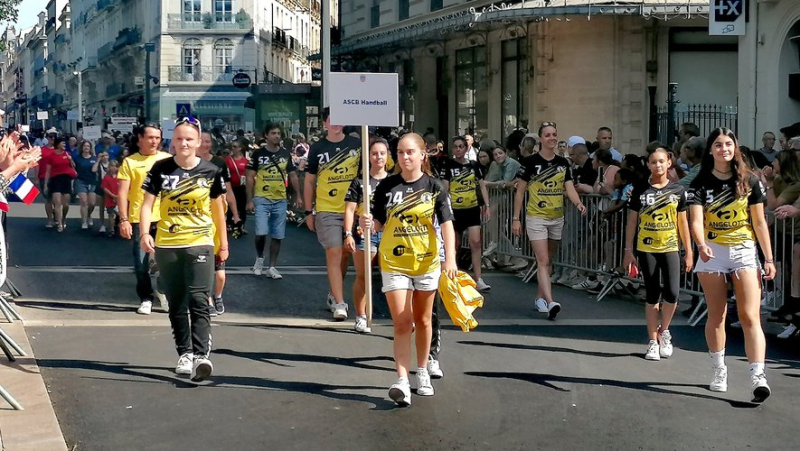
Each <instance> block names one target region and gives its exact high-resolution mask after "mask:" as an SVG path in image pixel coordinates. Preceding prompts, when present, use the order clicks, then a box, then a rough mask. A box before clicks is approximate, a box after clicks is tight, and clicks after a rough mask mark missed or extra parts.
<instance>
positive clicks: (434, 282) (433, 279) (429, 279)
mask: <svg viewBox="0 0 800 451" xmlns="http://www.w3.org/2000/svg"><path fill="white" fill-rule="evenodd" d="M441 275H442V267H441V266H440V267H438V268H436V270H435V271H433V272H429V273H428V274H423V275H421V276H407V275H405V274H400V273H398V272H387V271H381V279H382V280H383V292H384V293H388V292H390V291H397V290H409V291H436V290H438V289H439V277H440V276H441Z"/></svg>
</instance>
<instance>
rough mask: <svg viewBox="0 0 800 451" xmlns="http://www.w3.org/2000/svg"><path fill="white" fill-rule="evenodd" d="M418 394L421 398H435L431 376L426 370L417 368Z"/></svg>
mask: <svg viewBox="0 0 800 451" xmlns="http://www.w3.org/2000/svg"><path fill="white" fill-rule="evenodd" d="M417 394H418V395H419V396H433V385H432V384H431V375H430V374H428V370H427V369H426V368H417Z"/></svg>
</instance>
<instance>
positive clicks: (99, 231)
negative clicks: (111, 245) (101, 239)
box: [97, 225, 106, 233]
mask: <svg viewBox="0 0 800 451" xmlns="http://www.w3.org/2000/svg"><path fill="white" fill-rule="evenodd" d="M97 233H106V226H104V225H101V226H100V230H98V231H97Z"/></svg>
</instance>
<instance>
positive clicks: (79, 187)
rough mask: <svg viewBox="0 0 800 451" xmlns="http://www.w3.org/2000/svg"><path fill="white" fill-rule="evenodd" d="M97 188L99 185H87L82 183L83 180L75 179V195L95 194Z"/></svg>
mask: <svg viewBox="0 0 800 451" xmlns="http://www.w3.org/2000/svg"><path fill="white" fill-rule="evenodd" d="M96 188H97V185H95V184H94V183H86V182H84V181H82V180H81V179H75V194H80V193H86V194H89V193H93V192H95V189H96Z"/></svg>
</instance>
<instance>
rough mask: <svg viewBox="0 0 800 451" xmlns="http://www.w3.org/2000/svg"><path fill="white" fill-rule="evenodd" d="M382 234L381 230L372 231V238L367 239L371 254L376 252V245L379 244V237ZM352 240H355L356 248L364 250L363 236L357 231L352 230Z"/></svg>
mask: <svg viewBox="0 0 800 451" xmlns="http://www.w3.org/2000/svg"><path fill="white" fill-rule="evenodd" d="M382 236H383V232H372V237H371V238H372V239H370V240H369V242H370V248H369V251H370V253H371V254H374V253H376V252H378V245H380V244H381V237H382ZM353 240H354V241H355V242H356V249H358V250H360V251H362V252H363V251H364V237H362V236H361V234H359V233H358V231H355V232H353Z"/></svg>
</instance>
